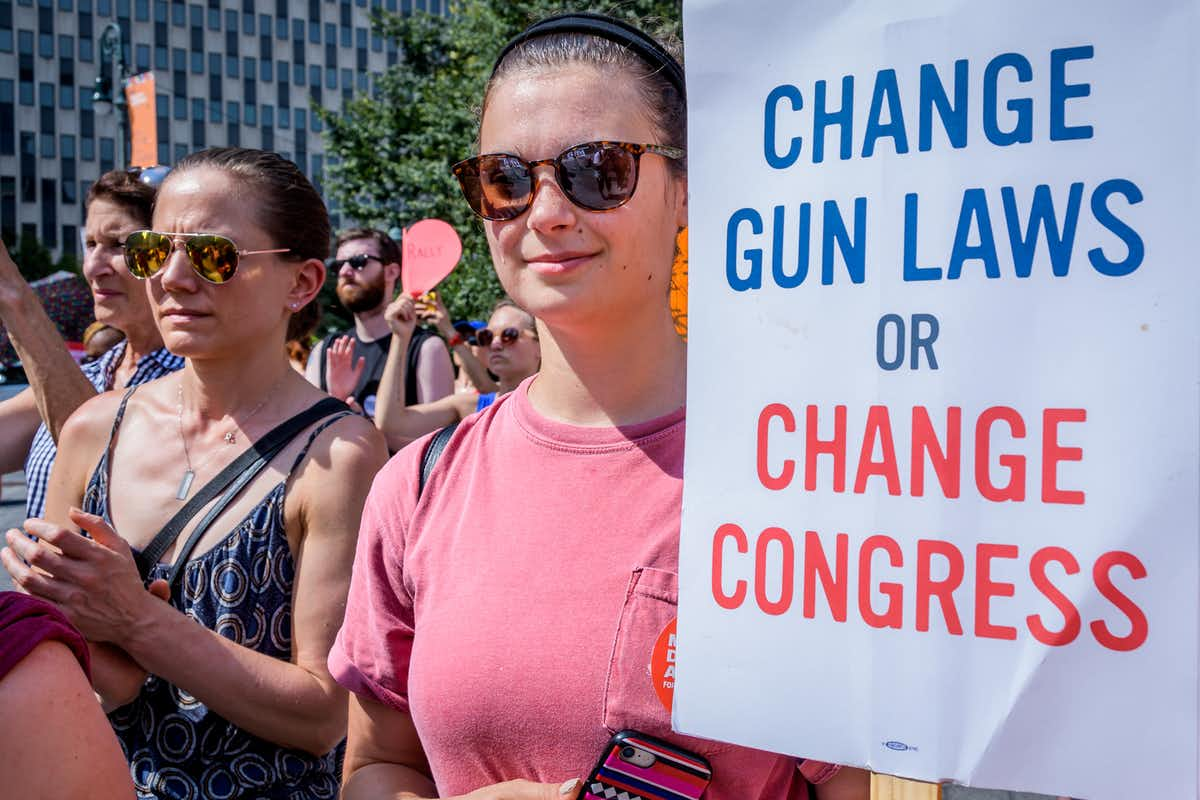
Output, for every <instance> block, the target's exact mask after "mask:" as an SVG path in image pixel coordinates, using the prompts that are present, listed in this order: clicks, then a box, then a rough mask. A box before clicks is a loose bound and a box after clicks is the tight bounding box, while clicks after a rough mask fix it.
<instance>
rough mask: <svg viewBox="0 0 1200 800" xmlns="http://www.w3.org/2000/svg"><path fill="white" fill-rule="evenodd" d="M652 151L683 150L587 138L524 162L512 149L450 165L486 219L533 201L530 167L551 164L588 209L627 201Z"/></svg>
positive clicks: (669, 154)
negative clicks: (645, 160) (545, 155)
mask: <svg viewBox="0 0 1200 800" xmlns="http://www.w3.org/2000/svg"><path fill="white" fill-rule="evenodd" d="M646 153H651V154H653V155H658V156H662V157H663V158H670V159H681V158H683V156H684V151H683V150H682V149H680V148H678V147H670V146H668V145H661V144H632V143H630V142H607V141H599V142H585V143H583V144H577V145H574V146H572V147H568V148H567V149H566V150H564V151H562V152H561V153H559V154H558V155H557V156H555V157H554V158H544V159H542V160H540V161H526V160H525V159H523V158H521V157H520V156H515V155H512V154H510V153H485V154H483V155H478V156H475V157H474V158H468V159H466V160H465V161H460V162H458V163H457V164H455V165H454V166H453V167H452V168H451V169H452V171H453V172H454V176H455V177H456V178H458V183H459V186H461V187H462V193H463V197H465V198H466V200H467V203H468V204H469V205H470V206H471V210H472V211H474V212H475V213H476V214H478V215H479V216H481V217H483V218H484V219H487V220H492V221H500V220H509V219H516V218H517V217H519V216H521V215H522V214H524V213H525V212H526V211H527V210H529V206H530V205H531V204H532V203H533V195H534V191H535V185H536V181H535V179H534V176H533V170H534V168H535V167H538V166H540V165H542V164H549V165H552V166H553V167H554V176H555V179H556V180H557V181H558V186H559V188H560V189H562V192H563V194H565V195H566V196H567V198H568V199H569V200H570V201H571V202H572V203H574V204H575V205H577V206H579V207H580V208H585V209H587V210H589V211H612V210H613V209H615V208H620V207H621V206H623V205H625V203H627V202H629V199H630V198H631V197H633V193H634V191H635V190H636V189H637V182H638V167H639V164H640V163H641V157H642V156H643V155H644V154H646Z"/></svg>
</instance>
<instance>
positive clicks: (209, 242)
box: [187, 234, 238, 283]
mask: <svg viewBox="0 0 1200 800" xmlns="http://www.w3.org/2000/svg"><path fill="white" fill-rule="evenodd" d="M187 254H188V258H190V259H191V261H192V269H194V270H196V274H197V275H199V276H200V277H201V278H204V280H206V281H208V282H209V283H225V281H227V280H229V279H230V278H232V277H233V274H234V273H235V272H237V265H238V252H237V245H235V244H234V243H233V241H232V240H230V239H226V238H225V237H224V236H216V235H211V234H206V235H204V236H192V237H189V238H188V240H187Z"/></svg>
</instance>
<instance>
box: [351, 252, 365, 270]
mask: <svg viewBox="0 0 1200 800" xmlns="http://www.w3.org/2000/svg"><path fill="white" fill-rule="evenodd" d="M370 260H371V257H370V256H369V255H367V254H366V253H359V254H358V255H353V256H350V257H349V258H347V259H346V263H347V264H349V265H350V266H351V268H353V269H356V270H361V269H362V268H363V267H365V266H366V265H367V262H368V261H370Z"/></svg>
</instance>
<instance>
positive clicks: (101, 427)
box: [58, 390, 125, 458]
mask: <svg viewBox="0 0 1200 800" xmlns="http://www.w3.org/2000/svg"><path fill="white" fill-rule="evenodd" d="M124 394H125V393H124V391H123V390H114V391H111V392H103V393H101V394H98V395H96V396H95V397H90V398H88V399H87V400H85V401H84V403H83V405H81V406H80V407H79V408H77V409H75V411H73V412H72V413H71V416H70V417H68V418H67V421H66V423H65V424H64V425H63V427H62V431H61V432H60V433H59V435H58V452H59V456H58V457H59V458H62V457H63V456H64V455H74V454H76V453H84V454H86V453H91V452H93V451H95V450H99V449H100V448H102V447H104V445H105V444H106V443H107V442H108V437H109V434H110V433H111V432H112V427H113V420H115V419H116V416H117V409H119V408H120V407H121V398H122V397H123V396H124Z"/></svg>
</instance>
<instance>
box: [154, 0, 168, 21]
mask: <svg viewBox="0 0 1200 800" xmlns="http://www.w3.org/2000/svg"><path fill="white" fill-rule="evenodd" d="M154 21H155V22H156V23H158V24H161V25H166V24H167V0H154Z"/></svg>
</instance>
